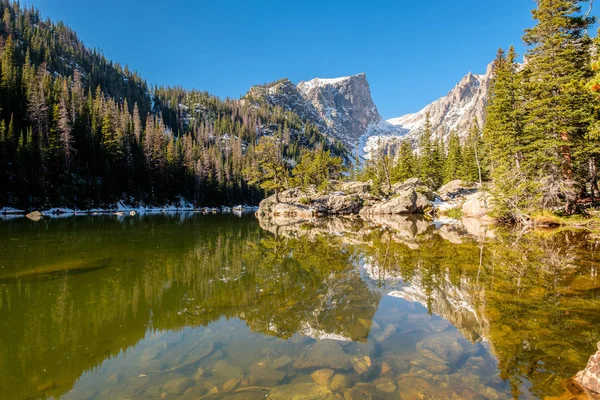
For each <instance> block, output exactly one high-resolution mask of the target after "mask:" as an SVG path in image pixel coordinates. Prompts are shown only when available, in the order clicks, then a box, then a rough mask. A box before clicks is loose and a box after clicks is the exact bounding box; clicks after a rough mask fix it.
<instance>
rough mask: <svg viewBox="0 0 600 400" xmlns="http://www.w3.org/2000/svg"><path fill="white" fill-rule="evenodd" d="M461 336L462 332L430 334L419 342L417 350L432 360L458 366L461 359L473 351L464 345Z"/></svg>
mask: <svg viewBox="0 0 600 400" xmlns="http://www.w3.org/2000/svg"><path fill="white" fill-rule="evenodd" d="M459 337H460V334H459V333H456V332H448V333H446V332H444V333H441V334H438V335H432V336H428V337H426V338H424V339H423V340H421V341H420V342H419V343H417V351H418V352H419V354H421V355H422V356H423V357H426V358H429V359H430V360H433V361H437V362H440V363H443V364H446V365H449V366H456V365H457V363H458V362H459V361H460V360H461V359H463V358H464V357H467V356H468V354H470V353H471V351H470V350H469V349H467V348H465V346H463V344H462V343H461V341H460V338H459Z"/></svg>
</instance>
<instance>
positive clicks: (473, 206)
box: [462, 192, 493, 218]
mask: <svg viewBox="0 0 600 400" xmlns="http://www.w3.org/2000/svg"><path fill="white" fill-rule="evenodd" d="M492 200H493V199H492V196H490V195H489V194H486V193H484V192H477V193H473V194H470V195H468V196H467V197H466V200H465V202H464V203H463V205H462V214H463V217H466V218H481V217H484V216H486V215H487V214H488V213H489V212H490V209H491V203H492Z"/></svg>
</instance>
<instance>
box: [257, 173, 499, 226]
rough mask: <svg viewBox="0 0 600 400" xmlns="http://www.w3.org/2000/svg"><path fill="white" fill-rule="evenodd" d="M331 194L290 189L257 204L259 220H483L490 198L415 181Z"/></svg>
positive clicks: (343, 188) (357, 185) (346, 186)
mask: <svg viewBox="0 0 600 400" xmlns="http://www.w3.org/2000/svg"><path fill="white" fill-rule="evenodd" d="M333 187H334V189H333V190H330V191H326V192H323V191H319V190H317V188H316V187H314V186H311V187H308V188H305V189H300V188H293V189H288V190H286V191H283V192H281V193H279V194H277V195H273V196H270V197H268V198H266V199H265V200H263V201H262V202H261V203H260V206H259V209H258V211H257V216H259V217H262V218H264V217H284V218H313V217H323V216H333V215H337V216H360V217H365V216H373V215H412V214H428V215H438V216H439V215H444V214H447V213H449V212H450V210H454V215H461V216H463V217H467V218H486V219H491V218H490V217H489V216H488V213H489V211H490V205H491V203H492V200H493V199H492V197H491V196H490V195H489V194H488V193H486V192H485V191H483V190H481V188H479V187H477V186H475V185H470V184H467V183H465V182H462V181H459V180H457V181H452V182H449V183H447V184H446V185H444V186H442V187H441V188H440V189H439V190H438V191H437V192H434V191H432V190H431V189H430V188H429V187H428V186H427V185H425V184H424V183H423V182H422V181H421V180H419V179H418V178H411V179H408V180H406V181H404V182H402V183H397V184H395V185H392V186H391V187H390V188H389V189H388V190H387V191H385V192H383V193H381V192H380V193H377V192H376V191H375V188H374V186H373V184H372V182H341V183H337V184H335V185H333Z"/></svg>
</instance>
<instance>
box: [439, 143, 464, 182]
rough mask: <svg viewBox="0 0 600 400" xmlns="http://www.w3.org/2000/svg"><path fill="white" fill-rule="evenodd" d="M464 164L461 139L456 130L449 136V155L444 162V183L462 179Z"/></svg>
mask: <svg viewBox="0 0 600 400" xmlns="http://www.w3.org/2000/svg"><path fill="white" fill-rule="evenodd" d="M462 165H463V158H462V149H461V145H460V139H459V137H458V135H457V134H456V132H451V133H450V136H449V138H448V155H447V157H446V162H445V163H444V171H443V175H444V183H448V182H450V181H453V180H455V179H460V177H461V174H460V170H461V168H462Z"/></svg>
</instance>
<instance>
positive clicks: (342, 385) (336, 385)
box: [330, 374, 352, 392]
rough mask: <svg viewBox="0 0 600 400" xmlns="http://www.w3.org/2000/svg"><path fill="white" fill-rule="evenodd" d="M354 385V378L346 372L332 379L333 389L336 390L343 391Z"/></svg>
mask: <svg viewBox="0 0 600 400" xmlns="http://www.w3.org/2000/svg"><path fill="white" fill-rule="evenodd" d="M350 386H352V379H350V377H348V376H347V375H344V374H336V375H335V376H334V377H333V379H332V380H331V385H330V387H331V390H334V391H336V392H343V391H344V389H347V388H349V387H350Z"/></svg>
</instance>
